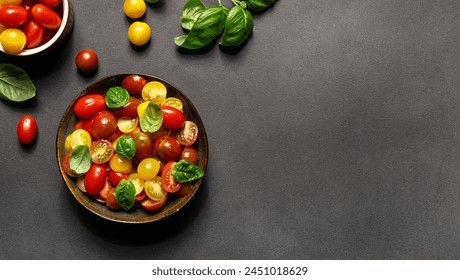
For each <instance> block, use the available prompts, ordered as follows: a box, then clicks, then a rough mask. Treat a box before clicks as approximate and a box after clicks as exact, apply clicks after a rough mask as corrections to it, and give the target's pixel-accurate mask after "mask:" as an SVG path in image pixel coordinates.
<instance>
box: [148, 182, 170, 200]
mask: <svg viewBox="0 0 460 280" xmlns="http://www.w3.org/2000/svg"><path fill="white" fill-rule="evenodd" d="M144 191H145V194H147V196H148V197H149V198H150V199H151V200H154V201H160V200H162V199H163V198H164V197H165V196H166V194H167V192H166V191H165V190H163V187H162V185H161V177H160V176H156V177H155V178H153V179H151V180H147V181H145V182H144Z"/></svg>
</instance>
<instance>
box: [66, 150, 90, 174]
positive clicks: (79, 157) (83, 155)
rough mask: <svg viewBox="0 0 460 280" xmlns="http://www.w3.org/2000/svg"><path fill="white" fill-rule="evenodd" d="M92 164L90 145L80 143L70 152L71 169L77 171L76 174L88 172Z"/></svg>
mask: <svg viewBox="0 0 460 280" xmlns="http://www.w3.org/2000/svg"><path fill="white" fill-rule="evenodd" d="M91 164H92V159H91V152H90V151H89V147H88V146H86V145H78V146H76V147H75V148H74V149H73V150H72V152H71V153H70V159H69V165H70V170H72V171H73V172H75V174H84V173H86V172H88V170H89V168H90V167H91Z"/></svg>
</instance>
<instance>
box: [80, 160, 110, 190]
mask: <svg viewBox="0 0 460 280" xmlns="http://www.w3.org/2000/svg"><path fill="white" fill-rule="evenodd" d="M106 183H107V171H106V167H105V165H100V164H93V165H91V167H90V169H89V170H88V172H86V174H85V188H86V192H87V193H88V194H89V195H92V196H95V195H97V194H99V192H100V191H101V190H102V189H103V188H104V187H105V184H106Z"/></svg>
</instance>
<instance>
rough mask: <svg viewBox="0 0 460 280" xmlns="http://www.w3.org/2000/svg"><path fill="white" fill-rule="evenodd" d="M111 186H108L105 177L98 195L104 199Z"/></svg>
mask: <svg viewBox="0 0 460 280" xmlns="http://www.w3.org/2000/svg"><path fill="white" fill-rule="evenodd" d="M111 188H112V187H111V186H110V183H109V181H108V180H107V178H106V182H105V185H104V187H103V188H102V190H100V191H99V197H100V198H101V199H103V200H104V201H105V200H106V199H107V196H108V195H109V191H110V189H111Z"/></svg>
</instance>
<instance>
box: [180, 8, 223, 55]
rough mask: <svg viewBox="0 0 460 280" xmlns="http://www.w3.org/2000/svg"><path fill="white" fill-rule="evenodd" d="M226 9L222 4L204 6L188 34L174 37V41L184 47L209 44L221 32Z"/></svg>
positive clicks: (198, 46) (199, 46)
mask: <svg viewBox="0 0 460 280" xmlns="http://www.w3.org/2000/svg"><path fill="white" fill-rule="evenodd" d="M228 11H229V10H228V8H227V7H225V6H222V5H221V6H217V7H210V8H206V9H205V10H204V11H203V12H202V13H201V15H200V16H199V17H198V19H197V20H196V22H195V24H194V25H193V27H192V29H191V30H190V32H189V33H188V35H183V36H179V37H176V38H174V43H176V45H177V46H179V47H182V48H186V49H199V48H202V47H205V46H207V45H209V44H210V43H211V42H212V41H213V40H214V39H215V38H216V37H217V36H219V35H220V34H221V33H222V31H223V29H224V25H225V19H226V18H227V15H228Z"/></svg>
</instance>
